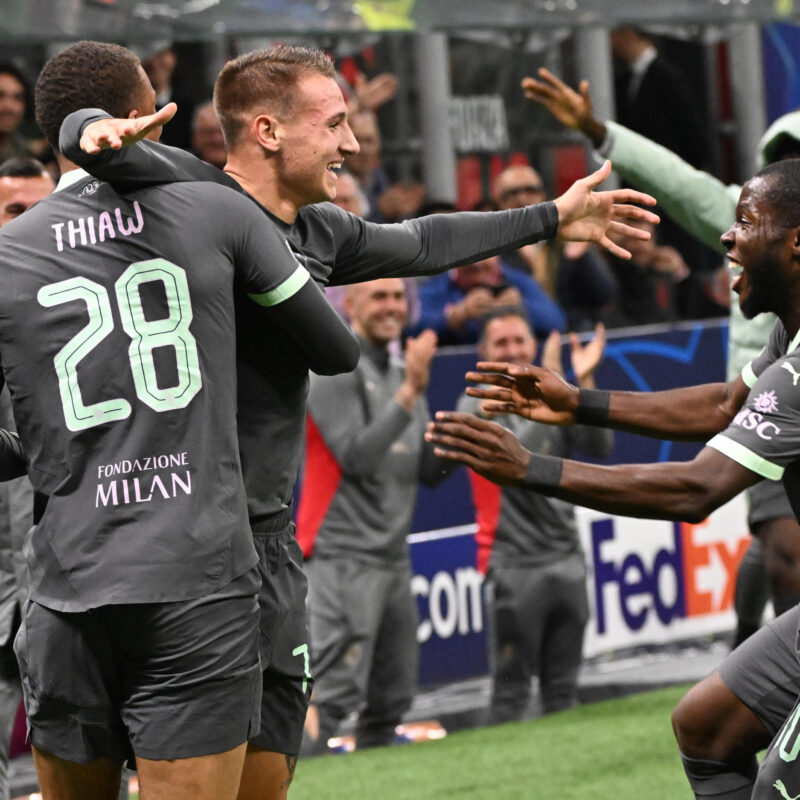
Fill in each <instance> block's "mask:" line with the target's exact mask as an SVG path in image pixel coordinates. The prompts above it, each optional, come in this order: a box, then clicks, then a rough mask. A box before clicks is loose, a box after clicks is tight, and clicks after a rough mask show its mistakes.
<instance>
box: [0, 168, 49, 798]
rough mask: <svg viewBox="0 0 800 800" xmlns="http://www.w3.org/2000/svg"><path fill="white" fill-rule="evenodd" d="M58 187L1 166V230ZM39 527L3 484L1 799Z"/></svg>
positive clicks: (4, 403)
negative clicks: (21, 576)
mask: <svg viewBox="0 0 800 800" xmlns="http://www.w3.org/2000/svg"><path fill="white" fill-rule="evenodd" d="M53 189H55V184H54V183H53V179H52V178H51V177H50V174H49V173H48V172H47V170H46V169H45V167H44V165H43V164H41V163H40V162H38V161H36V160H35V159H32V158H12V159H9V160H8V161H6V162H4V163H3V164H0V227H2V226H3V225H5V224H7V223H8V222H11V220H13V219H15V218H16V217H18V216H19V215H20V214H22V213H23V212H24V211H26V210H27V209H28V208H30V207H31V206H32V205H33V204H34V203H35V202H37V201H38V200H41V199H42V198H43V197H46V196H47V195H48V194H50V192H52V191H53ZM0 426H2V427H3V428H5V429H6V430H12V431H13V430H15V426H14V418H13V415H12V414H11V398H10V397H9V394H8V390H7V389H6V388H3V390H2V392H0ZM32 524H33V487H32V486H31V484H30V481H29V480H28V479H27V478H17V479H16V480H13V481H8V482H6V483H0V800H8V798H9V787H8V756H9V747H10V746H11V734H12V733H13V728H14V720H15V719H16V715H17V709H18V707H19V704H20V700H21V699H22V686H21V684H20V676H19V667H18V666H17V659H16V657H15V656H14V649H13V644H14V637H15V636H16V633H17V630H18V629H19V625H20V621H21V615H20V608H21V601H22V599H23V597H24V590H23V585H22V582H21V581H18V579H17V574H18V573H20V572H21V567H22V564H21V563H20V558H21V554H22V546H23V542H24V540H25V537H26V534H27V533H28V531H29V530H30V527H31V525H32Z"/></svg>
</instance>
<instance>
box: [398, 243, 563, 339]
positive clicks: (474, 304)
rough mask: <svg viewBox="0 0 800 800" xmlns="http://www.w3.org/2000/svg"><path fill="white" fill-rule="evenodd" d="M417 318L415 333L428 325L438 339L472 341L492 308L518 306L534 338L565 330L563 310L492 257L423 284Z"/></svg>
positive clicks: (525, 277) (532, 283) (524, 277)
mask: <svg viewBox="0 0 800 800" xmlns="http://www.w3.org/2000/svg"><path fill="white" fill-rule="evenodd" d="M419 299H420V317H419V320H418V321H417V324H416V325H415V326H414V328H413V329H412V330H413V331H421V330H424V329H426V328H430V329H431V330H433V331H436V335H437V336H438V337H439V343H440V344H443V345H450V344H474V343H475V342H477V341H478V333H479V331H480V325H481V320H482V319H483V318H484V317H485V316H486V315H487V314H488V313H489V312H490V311H491V310H492V309H494V308H498V307H499V306H508V305H522V306H523V307H524V308H525V311H526V313H527V314H528V317H529V319H530V320H531V322H532V325H533V329H534V331H535V333H536V335H537V336H539V337H544V336H547V335H548V334H549V333H550V332H551V331H553V330H557V331H563V330H564V323H565V319H564V313H563V312H562V311H561V309H560V308H559V307H558V306H557V305H556V304H555V303H554V302H553V301H552V300H551V299H550V298H549V297H548V296H547V295H546V294H545V292H543V291H542V289H541V288H540V287H539V286H538V284H537V283H536V282H535V281H534V280H533V279H532V278H531V277H530V276H529V275H526V274H525V273H524V272H522V271H520V270H514V269H510V268H508V267H504V266H503V265H502V263H501V261H500V257H499V256H492V257H490V258H487V259H484V260H483V261H478V262H476V263H475V264H468V265H466V266H463V267H457V268H456V269H453V270H450V272H447V273H444V274H443V275H436V276H435V277H433V278H431V279H430V280H428V281H427V282H426V283H424V284H422V286H421V287H420V290H419Z"/></svg>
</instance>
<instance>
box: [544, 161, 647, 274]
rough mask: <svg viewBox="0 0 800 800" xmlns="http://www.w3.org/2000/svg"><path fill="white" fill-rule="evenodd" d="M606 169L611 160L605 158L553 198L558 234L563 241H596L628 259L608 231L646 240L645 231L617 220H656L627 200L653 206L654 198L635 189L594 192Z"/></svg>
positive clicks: (626, 253)
mask: <svg viewBox="0 0 800 800" xmlns="http://www.w3.org/2000/svg"><path fill="white" fill-rule="evenodd" d="M610 172H611V162H610V161H606V162H605V163H604V164H603V166H602V167H600V169H598V170H597V171H596V172H593V173H592V174H591V175H587V176H586V177H585V178H581V179H580V180H578V181H575V183H573V184H572V186H570V187H569V189H567V191H566V192H564V194H562V195H561V197H559V198H557V199H556V200H555V204H556V208H558V220H559V222H558V236H559V238H560V239H562V240H565V241H576V242H597V243H598V244H599V245H600V246H601V247H603V248H605V249H606V250H608V251H609V252H610V253H612V254H613V255H615V256H617V257H619V258H624V259H629V258H630V257H631V254H630V253H629V252H628V251H627V250H625V249H624V248H623V247H621V246H620V245H618V244H616V243H615V242H613V241H611V239H609V237H608V234H609V233H614V234H617V235H620V236H630V237H633V238H634V239H643V240H647V239H649V238H650V232H649V231H646V230H643V229H642V228H635V227H633V226H631V225H626V224H625V223H624V222H622V221H621V220H624V219H638V220H645V221H646V222H650V223H652V224H654V225H656V224H658V222H660V220H659V217H658V215H657V214H654V213H653V212H652V211H648V210H647V209H645V208H639V207H638V206H634V205H630V203H641V204H643V205H647V206H654V205H655V204H656V199H655V197H651V196H650V195H649V194H645V193H644V192H637V191H636V190H635V189H613V190H611V191H606V192H596V191H594V190H595V189H596V188H597V187H598V186H599V185H600V184H601V183H602V182H603V181H604V180H605V179H606V178H607V177H608V176H609V174H610Z"/></svg>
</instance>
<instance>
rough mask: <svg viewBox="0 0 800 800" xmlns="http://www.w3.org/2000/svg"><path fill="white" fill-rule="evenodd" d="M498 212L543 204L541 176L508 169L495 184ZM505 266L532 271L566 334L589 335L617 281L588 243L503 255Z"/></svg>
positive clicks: (528, 170) (548, 244)
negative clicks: (551, 300)
mask: <svg viewBox="0 0 800 800" xmlns="http://www.w3.org/2000/svg"><path fill="white" fill-rule="evenodd" d="M493 195H494V200H495V203H496V204H497V207H498V208H499V209H507V208H522V207H523V206H526V205H530V204H531V203H541V202H543V201H544V200H546V199H547V193H546V191H545V188H544V182H543V181H542V178H541V176H540V175H539V173H538V172H537V171H536V170H535V169H533V167H530V166H528V165H526V164H513V165H511V166H509V167H506V169H504V170H503V171H502V172H501V173H500V174H499V175H498V176H497V178H496V179H495V182H494V186H493ZM502 260H503V263H504V264H506V265H507V266H509V267H514V268H516V269H522V270H525V271H528V272H530V274H531V275H532V276H533V278H534V280H535V281H536V282H537V283H538V284H539V285H540V286H541V287H542V288H543V289H544V290H545V291H546V292H547V293H548V294H549V295H550V297H552V298H554V299H555V300H556V302H557V303H558V304H559V305H560V306H561V308H562V309H563V310H564V313H565V314H566V316H567V324H568V327H569V328H570V330H588V329H590V328H592V327H593V326H594V325H595V323H596V322H598V320H599V319H600V318H601V315H602V313H601V312H602V311H603V309H605V307H606V306H608V304H609V303H611V301H612V300H613V299H614V295H615V291H616V281H615V279H614V275H613V273H612V272H611V269H610V268H609V266H608V264H607V263H606V261H605V260H604V258H603V257H602V256H601V255H600V254H599V253H598V252H597V251H596V250H595V249H594V248H593V247H591V246H590V245H588V244H587V243H586V242H580V243H573V242H569V243H567V244H566V245H563V246H562V245H561V244H560V243H559V242H556V241H550V242H538V243H537V244H534V245H526V246H525V247H521V248H520V249H519V250H516V251H511V252H509V253H504V254H503V255H502Z"/></svg>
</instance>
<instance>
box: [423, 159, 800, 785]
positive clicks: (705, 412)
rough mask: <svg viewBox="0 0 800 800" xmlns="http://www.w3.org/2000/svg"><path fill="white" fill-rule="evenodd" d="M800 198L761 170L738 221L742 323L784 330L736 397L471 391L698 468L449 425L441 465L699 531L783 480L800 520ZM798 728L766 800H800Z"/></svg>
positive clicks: (530, 371) (749, 765) (750, 368)
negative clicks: (688, 454)
mask: <svg viewBox="0 0 800 800" xmlns="http://www.w3.org/2000/svg"><path fill="white" fill-rule="evenodd" d="M798 186H800V160H798V159H790V160H787V161H781V162H777V163H775V164H772V165H771V166H769V167H767V168H766V169H764V170H762V171H761V172H760V173H758V175H756V177H754V178H753V179H751V180H750V181H748V182H747V183H746V184H745V186H744V188H743V190H742V193H741V196H740V198H739V203H738V205H737V208H736V221H735V222H734V224H733V225H732V227H731V228H730V229H729V230H728V232H727V233H725V234H724V235H723V237H722V243H723V244H724V245H725V247H726V249H727V251H728V260H729V262H730V264H731V266H733V267H736V268H740V269H741V275H739V276H737V277H736V278H735V280H734V281H733V284H732V288H733V290H734V291H735V292H736V293H737V294H738V295H739V305H740V307H741V310H742V313H743V314H744V315H745V316H746V317H748V318H750V317H752V316H755V315H756V314H759V313H762V312H765V311H771V312H774V313H775V314H776V315H777V317H778V322H777V323H776V325H775V327H774V329H773V332H772V334H771V337H770V341H769V343H768V345H767V346H766V347H765V348H764V349H763V350H762V352H761V353H760V354H759V355H758V356H756V358H755V359H753V361H751V362H750V364H749V365H747V366H746V367H745V369H744V370H743V373H742V376H741V377H738V378H736V379H735V380H734V381H731V382H730V383H727V384H706V385H703V386H696V387H690V388H686V389H676V390H672V391H668V392H655V393H650V394H643V393H638V392H601V391H597V390H595V391H591V390H579V389H578V388H577V387H574V386H570V385H569V384H567V383H566V382H565V381H563V380H562V379H560V378H559V377H558V376H556V375H554V374H552V373H549V372H548V371H546V370H542V369H539V368H536V367H519V366H516V365H512V364H504V363H490V362H484V363H482V364H480V365H479V368H480V369H481V370H484V371H485V372H483V373H470V374H469V377H470V378H473V379H477V380H479V381H481V382H484V383H488V384H491V386H489V387H488V388H483V389H482V388H477V387H476V388H471V389H469V390H468V391H469V393H470V394H472V395H473V396H478V397H482V398H483V399H484V400H486V401H488V403H489V405H488V407H489V408H490V409H492V410H494V411H496V412H513V413H517V414H521V415H522V416H524V417H527V418H530V419H538V420H540V421H545V422H551V423H555V424H562V425H563V424H571V423H573V422H585V423H588V424H596V425H606V426H608V427H613V428H618V429H620V430H628V431H632V432H636V433H643V434H648V435H654V436H662V437H668V438H680V439H705V438H708V437H709V436H713V438H712V439H711V440H710V441H709V442H708V444H707V446H706V447H704V448H703V450H702V451H701V452H700V453H699V454H698V456H697V457H696V458H695V459H694V460H693V461H690V462H687V463H664V464H647V465H634V466H631V465H619V466H612V467H601V466H593V465H588V464H578V463H576V462H574V461H567V460H562V459H559V458H550V457H546V456H540V455H535V454H531V453H529V452H528V451H527V450H525V449H524V448H523V447H521V446H520V444H519V443H518V442H517V440H516V439H515V438H514V436H513V435H512V434H511V433H510V432H509V431H507V430H505V429H503V428H501V427H500V426H498V425H496V424H495V423H492V422H487V421H485V420H480V419H477V418H474V417H468V416H464V415H458V414H450V413H443V414H441V415H439V417H440V418H439V419H438V421H437V422H436V423H435V425H434V429H433V430H432V431H431V432H429V434H428V436H429V438H430V440H431V441H433V442H435V443H437V445H438V449H437V453H438V454H439V455H442V456H446V457H449V458H451V459H453V460H454V461H459V462H463V463H466V464H467V465H469V466H470V467H471V468H472V469H474V470H476V471H477V472H479V473H481V474H482V475H484V476H486V477H488V478H489V479H491V480H494V481H496V482H499V483H501V484H503V485H514V486H524V487H528V488H531V489H535V490H537V491H540V492H543V493H546V494H549V495H551V496H554V497H559V498H562V499H567V500H570V501H572V502H575V503H580V504H582V505H585V506H589V507H592V508H598V509H601V510H604V511H608V512H611V513H618V514H627V515H630V516H642V517H658V518H664V519H684V520H690V521H700V520H702V519H704V518H705V517H706V516H707V515H708V513H709V512H710V511H712V510H713V509H714V508H716V507H718V506H719V505H721V504H722V503H724V502H726V501H727V500H729V499H730V498H731V497H733V496H734V495H736V494H738V493H739V492H740V491H742V490H743V489H745V488H747V487H748V486H751V485H752V484H754V483H755V482H756V481H758V480H759V479H760V478H768V479H771V480H781V479H782V480H783V482H784V485H785V486H786V488H787V492H788V495H789V498H790V501H791V502H792V503H793V507H794V510H795V515H796V516H797V515H799V513H800V501H798V490H799V489H798V483H797V481H798V475H800V472H799V471H798V465H800V437H799V436H798V431H800V427H799V426H800V394H798V390H797V383H798V375H800V350H798V349H797V345H798V333H800V189H798ZM714 434H716V435H714ZM796 709H797V707H796ZM799 718H800V712H797V711H796V712H793V713H792V714H791V715H790V716H789V718H788V720H787V722H786V724H785V726H784V728H783V729H782V730H781V731H780V732H779V733H778V736H777V737H776V738H775V739H773V742H772V745H771V747H770V750H769V751H768V753H767V756H766V758H765V760H764V764H763V766H762V768H761V772H760V773H759V777H758V780H757V782H756V785H755V788H754V789H753V795H752V796H753V797H766V796H767V794H766V792H767V791H768V790H769V791H770V792H771V789H770V785H771V783H772V781H774V780H776V779H777V780H778V781H782V782H783V783H782V785H784V786H785V787H788V789H787V790H788V791H789V793H790V795H796V794H797V792H798V789H800V763H798V761H797V755H798V749H797V748H796V747H792V742H793V741H795V740H796V735H797V731H796V730H795V726H796V725H797V722H798V719H799ZM745 749H747V748H745ZM695 766H697V767H703V764H698V765H695ZM705 766H706V767H710V766H713V765H709V764H706V765H705ZM755 769H756V762H755V757H754V756H750V755H749V753H748V754H746V757H744V758H743V759H742V761H741V763H740V764H739V769H738V771H737V772H736V773H731V774H730V778H729V781H728V784H727V786H726V787H725V791H726V792H727V793H726V794H724V796H725V797H728V798H744V797H750V790H751V788H752V780H753V775H754V773H755ZM695 774H698V776H699V777H700V780H697V781H696V782H695V783H694V785H693V789H694V790H695V792H696V793H697V795H698V796H703V795H704V794H706V792H705V791H704V787H703V782H702V771H701V770H700V769H698V770H695ZM776 786H777V783H776ZM717 794H719V792H717ZM770 796H774V794H772V793H770Z"/></svg>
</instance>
